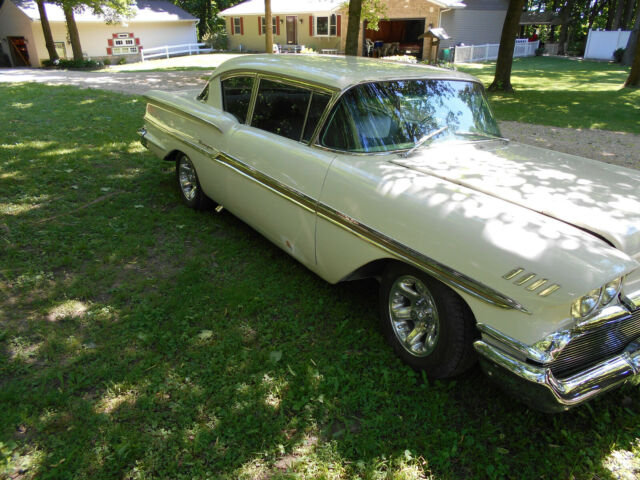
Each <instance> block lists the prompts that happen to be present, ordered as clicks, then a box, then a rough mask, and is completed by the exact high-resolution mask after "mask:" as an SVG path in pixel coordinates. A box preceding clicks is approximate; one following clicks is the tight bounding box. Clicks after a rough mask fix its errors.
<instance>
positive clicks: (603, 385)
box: [474, 338, 640, 412]
mask: <svg viewBox="0 0 640 480" xmlns="http://www.w3.org/2000/svg"><path fill="white" fill-rule="evenodd" d="M474 347H475V349H476V351H477V352H478V353H479V354H480V364H481V366H482V369H483V370H484V372H485V373H486V374H487V375H488V376H489V377H490V378H491V379H492V380H494V381H496V382H497V383H498V384H499V385H500V387H502V388H503V389H505V390H507V392H509V393H511V394H512V395H514V396H515V397H517V398H519V399H521V400H522V401H523V402H525V403H527V404H528V405H529V406H531V407H532V408H534V409H536V410H542V411H545V412H560V411H564V410H568V409H569V408H571V407H573V406H576V405H578V404H580V403H582V402H585V401H587V400H590V399H592V398H594V397H595V396H597V395H599V394H601V393H604V392H606V391H608V390H611V389H613V388H616V387H619V386H621V385H622V384H624V383H627V382H633V383H635V384H638V383H640V338H639V339H636V341H634V342H632V343H631V344H630V345H629V346H628V347H627V348H626V349H625V350H624V352H622V353H621V354H619V355H616V356H615V357H612V358H609V359H608V360H605V361H603V362H601V363H599V364H597V365H594V366H592V367H590V368H588V369H585V370H583V371H581V372H579V373H576V374H574V375H572V376H570V377H568V378H563V379H558V378H555V377H554V375H553V373H552V372H551V369H550V368H549V367H542V366H536V365H532V364H529V363H526V362H523V361H521V360H518V359H516V358H513V357H512V356H510V355H509V354H507V353H505V352H504V351H502V350H500V349H499V348H497V347H495V346H493V345H490V344H488V343H486V342H484V341H483V340H478V341H476V342H475V343H474Z"/></svg>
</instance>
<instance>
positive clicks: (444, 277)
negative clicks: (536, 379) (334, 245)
mask: <svg viewBox="0 0 640 480" xmlns="http://www.w3.org/2000/svg"><path fill="white" fill-rule="evenodd" d="M215 160H216V161H218V162H219V163H221V164H222V165H225V166H226V167H228V168H231V169H232V170H234V171H236V172H237V173H239V174H241V175H243V176H244V177H246V178H248V179H250V180H253V181H254V182H256V183H258V184H259V185H261V186H263V187H264V188H267V189H269V190H271V191H272V192H274V193H276V194H278V195H279V196H281V197H283V198H285V199H287V200H289V201H291V202H293V203H294V204H296V205H298V206H300V207H302V208H304V209H305V210H307V211H309V212H315V213H317V215H318V216H319V217H320V218H323V219H325V220H327V221H329V222H331V223H333V224H334V225H337V226H339V227H341V228H343V229H345V230H347V231H348V232H350V233H352V234H354V235H356V236H357V237H359V238H361V239H363V240H366V241H367V242H369V243H370V244H372V245H375V246H376V247H378V248H380V249H382V250H384V251H385V252H388V253H390V254H392V255H393V256H394V257H396V258H399V259H402V260H404V261H406V262H407V263H410V264H412V265H414V266H416V267H417V268H419V269H421V270H424V271H426V272H428V273H430V274H431V275H433V276H434V277H435V278H437V279H438V280H440V281H442V282H443V283H445V284H447V285H449V286H451V287H453V288H457V289H458V290H462V291H463V292H465V293H468V294H469V295H472V296H474V297H476V298H478V299H480V300H482V301H484V302H486V303H489V304H491V305H494V306H496V307H499V308H505V309H515V310H519V311H521V312H524V313H530V312H529V311H528V310H527V309H526V308H525V307H524V306H522V305H521V304H519V303H518V302H516V301H515V300H513V299H512V298H509V297H507V296H506V295H503V294H501V293H500V292H498V291H496V290H494V289H492V288H491V287H488V286H486V285H484V284H482V283H480V282H477V281H476V280H473V279H472V278H469V277H467V276H466V275H464V274H463V273H460V272H458V271H456V270H454V269H451V268H449V267H447V266H445V265H443V264H441V263H440V262H437V261H436V260H434V259H432V258H429V257H427V256H426V255H423V254H421V253H419V252H416V251H415V250H413V249H411V248H409V247H407V246H405V245H403V244H401V243H400V242H397V241H396V240H394V239H392V238H390V237H388V236H386V235H384V234H382V233H380V232H378V231H376V230H374V229H373V228H370V227H368V226H366V225H364V224H362V223H360V222H358V221H357V220H355V219H353V218H351V217H349V216H348V215H346V214H344V213H342V212H339V211H337V210H335V209H333V208H331V207H330V206H328V205H325V204H323V203H320V202H319V201H317V200H315V199H313V198H311V197H309V196H308V195H305V194H304V193H302V192H300V191H298V190H295V189H293V188H291V187H289V186H288V185H285V184H283V183H281V182H279V181H277V180H275V179H273V178H271V177H269V176H268V175H265V174H264V173H262V172H259V171H258V170H256V169H254V168H253V167H251V166H249V165H247V164H245V163H244V162H241V161H240V160H238V159H235V158H233V157H231V156H230V155H228V154H225V153H223V152H220V153H219V154H218V155H217V156H216V157H215Z"/></svg>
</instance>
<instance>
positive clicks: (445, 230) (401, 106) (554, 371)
mask: <svg viewBox="0 0 640 480" xmlns="http://www.w3.org/2000/svg"><path fill="white" fill-rule="evenodd" d="M146 98H147V101H148V105H147V111H146V115H145V118H144V128H143V129H142V130H141V135H142V141H143V143H144V144H145V145H146V146H147V147H148V148H149V149H150V150H151V151H152V152H154V153H155V154H156V155H158V156H159V157H160V158H162V159H165V160H169V161H172V162H175V165H176V180H177V185H178V187H179V189H180V192H181V196H182V199H183V200H184V202H185V203H186V204H187V205H188V206H190V207H193V208H205V207H207V206H209V204H210V203H211V201H215V202H216V203H218V204H219V205H220V206H224V207H225V208H227V209H228V210H229V211H231V212H232V213H233V214H234V215H235V216H237V217H238V218H240V219H242V220H244V221H245V222H247V223H248V224H250V225H251V226H252V227H253V228H255V229H256V230H258V231H259V232H260V233H261V234H263V235H264V236H265V237H267V238H268V239H269V240H271V241H272V242H273V243H275V244H276V245H278V246H279V247H280V248H282V249H283V250H285V251H286V252H287V253H289V254H290V255H291V256H292V257H294V258H295V259H297V260H298V261H300V262H301V263H303V264H304V265H305V266H307V267H308V268H309V269H310V270H312V271H313V272H315V273H316V274H318V275H319V276H321V277H322V278H324V279H325V280H327V281H328V282H331V283H335V282H339V281H346V280H352V279H359V278H364V277H375V278H377V279H379V281H380V312H381V321H382V330H383V332H384V335H385V336H386V338H387V339H388V341H389V342H390V344H391V346H392V347H393V348H394V350H395V351H396V353H397V354H398V355H399V356H400V357H402V359H403V360H404V361H406V362H407V363H408V364H409V365H411V366H412V367H414V368H417V369H422V370H425V371H426V373H427V374H428V375H429V376H431V377H432V378H443V377H450V376H453V375H456V374H459V373H461V372H463V371H464V370H466V369H467V368H469V367H470V366H471V365H472V364H473V362H474V361H475V360H476V359H479V360H480V362H481V365H482V367H483V369H484V371H485V372H486V373H487V374H488V375H489V376H490V377H491V378H493V379H494V380H496V381H497V382H498V383H499V384H500V385H501V386H502V387H503V388H505V389H507V390H509V391H511V392H512V393H513V394H514V395H515V396H517V397H518V398H520V399H522V400H523V401H525V402H527V403H529V404H530V405H532V406H534V407H535V408H538V409H543V410H548V411H556V410H563V409H567V408H569V407H571V406H573V405H576V404H579V403H581V402H583V401H585V400H588V399H590V398H592V397H594V396H596V395H598V394H600V393H602V392H604V391H606V390H609V389H611V388H613V387H617V386H619V385H621V384H623V383H625V382H627V381H632V380H637V379H639V378H640V375H639V373H640V338H639V337H640V268H639V267H640V195H639V194H638V185H640V174H638V172H635V171H631V170H627V169H623V168H620V167H615V166H611V165H607V164H603V163H599V162H596V161H592V160H588V159H585V158H579V157H574V156H571V155H566V154H562V153H557V152H553V151H549V150H543V149H540V148H536V147H532V146H527V145H520V144H514V143H512V142H509V141H508V140H506V139H504V138H501V137H500V132H499V130H498V127H497V124H496V122H495V120H494V117H493V115H492V113H491V110H490V108H489V105H488V103H487V100H486V97H485V94H484V89H483V87H482V85H481V84H480V83H479V82H478V80H477V79H475V78H473V77H471V76H468V75H464V74H461V73H458V72H454V71H449V70H439V69H434V68H429V67H424V66H415V65H401V64H394V63H388V62H382V61H374V60H369V59H358V58H338V57H323V56H303V55H247V56H242V57H238V58H234V59H232V60H229V61H227V62H225V63H224V64H222V65H221V66H220V67H219V68H218V69H217V70H216V72H215V74H214V75H213V76H212V77H211V79H210V80H209V82H208V84H207V86H206V87H205V89H204V90H202V91H201V92H191V91H189V92H183V93H179V94H176V93H165V92H160V91H152V92H149V93H148V94H147V95H146ZM310 321H312V320H310Z"/></svg>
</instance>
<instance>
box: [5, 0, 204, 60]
mask: <svg viewBox="0 0 640 480" xmlns="http://www.w3.org/2000/svg"><path fill="white" fill-rule="evenodd" d="M45 8H46V12H47V18H48V19H49V23H50V25H51V33H52V35H53V41H54V42H55V45H56V50H57V52H58V55H59V56H60V58H72V57H73V54H72V52H71V43H70V42H69V35H68V33H67V27H66V23H65V18H64V13H63V11H62V8H61V7H60V6H58V5H54V4H51V3H45ZM133 10H134V15H133V16H132V17H131V18H123V19H122V20H121V21H120V23H113V24H107V23H106V21H105V19H104V18H102V17H101V16H99V15H95V14H94V13H92V12H91V11H90V10H89V9H87V8H85V9H84V10H83V11H81V12H79V13H75V19H76V23H77V26H78V33H79V35H80V42H81V44H82V51H83V54H84V56H85V57H88V58H92V59H105V58H109V59H111V61H117V60H119V59H120V58H124V59H125V60H127V61H137V60H138V59H139V57H140V51H141V50H142V49H143V48H153V47H158V46H163V45H176V44H185V43H196V42H197V32H196V25H197V23H198V19H197V18H195V17H193V16H191V15H190V14H188V13H187V12H185V11H184V10H182V9H181V8H179V7H177V6H175V5H174V4H172V3H171V2H168V1H163V0H137V2H136V4H135V6H134V9H133ZM0 47H1V49H2V52H0V57H3V54H4V55H6V56H8V57H9V59H10V63H11V65H13V66H16V67H18V66H33V67H39V66H40V65H41V63H42V61H43V60H46V59H48V58H49V54H48V52H47V48H46V46H45V41H44V35H43V33H42V24H41V23H40V14H39V13H38V7H37V5H36V2H35V1H33V0H0Z"/></svg>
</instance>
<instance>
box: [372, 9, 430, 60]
mask: <svg viewBox="0 0 640 480" xmlns="http://www.w3.org/2000/svg"><path fill="white" fill-rule="evenodd" d="M424 23H425V21H424V18H423V19H402V20H381V21H380V22H379V23H378V26H379V27H380V28H378V30H370V29H366V30H365V39H366V40H369V41H370V42H372V43H373V49H372V51H371V52H370V54H372V55H373V56H377V57H386V56H389V55H413V56H416V57H418V59H420V58H422V45H423V44H424V42H423V40H422V39H419V38H418V37H419V36H420V35H422V34H423V33H424V32H425V28H424ZM365 28H366V25H365ZM366 40H365V41H366ZM367 43H369V42H367ZM365 53H366V52H365Z"/></svg>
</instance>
